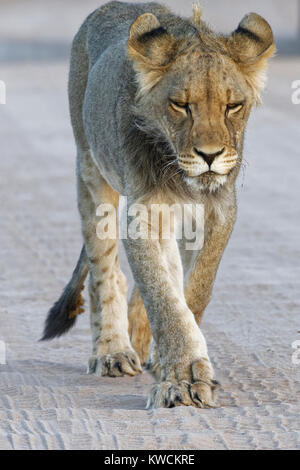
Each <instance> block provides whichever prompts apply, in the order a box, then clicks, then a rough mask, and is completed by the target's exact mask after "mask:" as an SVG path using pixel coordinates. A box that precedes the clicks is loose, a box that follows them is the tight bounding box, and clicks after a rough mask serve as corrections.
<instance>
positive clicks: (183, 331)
mask: <svg viewBox="0 0 300 470" xmlns="http://www.w3.org/2000/svg"><path fill="white" fill-rule="evenodd" d="M129 222H131V220H130V221H129ZM148 223H149V219H148ZM124 245H125V248H126V252H127V256H128V259H129V263H130V265H131V268H132V271H133V274H134V277H135V281H136V283H137V285H138V288H139V291H140V293H141V296H142V298H143V302H144V304H145V307H146V310H147V315H148V318H149V322H150V326H151V331H152V335H153V338H154V341H155V343H156V345H157V353H158V355H159V360H160V367H161V373H160V378H159V383H158V384H156V385H155V386H154V387H153V388H152V390H151V392H150V396H149V400H148V408H154V407H155V408H157V407H173V406H177V405H192V406H196V407H205V406H213V405H214V390H215V386H216V383H215V382H214V380H213V375H214V374H213V368H212V366H211V363H210V360H209V357H208V353H207V347H206V342H205V339H204V336H203V335H202V333H201V331H200V329H199V327H198V325H197V323H196V321H195V317H194V315H193V313H192V311H191V310H190V309H189V308H188V306H187V304H186V301H185V297H184V289H183V271H182V265H181V259H180V255H179V250H178V245H177V242H176V239H175V237H174V236H173V235H171V237H170V239H168V240H162V239H151V237H150V236H149V237H148V238H147V239H137V240H134V239H132V238H128V239H127V240H125V241H124Z"/></svg>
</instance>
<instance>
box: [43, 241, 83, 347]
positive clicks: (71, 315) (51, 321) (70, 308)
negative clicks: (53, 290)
mask: <svg viewBox="0 0 300 470" xmlns="http://www.w3.org/2000/svg"><path fill="white" fill-rule="evenodd" d="M87 274H88V262H87V255H86V252H85V247H84V246H83V248H82V250H81V253H80V257H79V260H78V262H77V265H76V268H75V269H74V272H73V275H72V278H71V280H70V281H69V283H68V284H67V285H66V287H65V288H64V290H63V292H62V294H61V296H60V298H59V299H58V300H57V302H55V304H54V305H53V307H52V308H51V309H50V311H49V313H48V316H47V319H46V322H45V327H44V333H43V337H42V338H41V341H46V340H50V339H53V338H55V337H57V336H61V335H63V334H65V333H67V332H68V331H69V330H70V329H71V328H72V327H73V326H74V325H75V322H76V317H77V315H79V314H80V313H82V312H84V309H83V307H82V305H83V303H84V301H83V299H82V296H81V291H82V290H83V288H84V281H85V278H86V276H87Z"/></svg>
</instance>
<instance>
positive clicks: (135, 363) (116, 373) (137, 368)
mask: <svg viewBox="0 0 300 470" xmlns="http://www.w3.org/2000/svg"><path fill="white" fill-rule="evenodd" d="M141 372H142V367H141V363H140V360H139V357H138V355H137V354H136V353H135V352H134V351H126V352H119V353H115V354H107V355H105V356H92V357H91V358H90V360H89V364H88V370H87V373H88V374H95V375H97V376H105V375H108V376H109V377H122V376H123V375H126V374H127V375H131V376H133V375H137V374H139V373H141Z"/></svg>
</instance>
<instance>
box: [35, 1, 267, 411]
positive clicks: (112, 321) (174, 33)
mask: <svg viewBox="0 0 300 470" xmlns="http://www.w3.org/2000/svg"><path fill="white" fill-rule="evenodd" d="M274 52H275V44H274V38H273V33H272V30H271V27H270V26H269V24H268V23H267V22H266V21H265V20H264V19H263V18H262V17H261V16H259V15H257V14H255V13H249V14H247V15H246V16H245V17H244V18H243V19H242V21H241V22H240V24H239V25H238V27H237V29H236V30H235V31H234V32H233V33H232V34H229V35H227V36H226V35H223V34H216V33H214V32H213V31H212V30H211V29H210V28H209V27H208V26H207V25H206V24H205V23H204V21H203V20H202V17H201V10H200V7H198V6H196V7H195V8H194V12H193V16H192V17H191V18H189V19H183V18H181V17H178V16H176V15H174V14H173V13H172V12H171V11H170V10H169V9H168V8H166V7H164V6H161V5H160V4H158V3H141V4H131V3H121V2H115V1H113V2H110V3H108V4H106V5H104V6H103V7H101V8H99V9H97V10H96V11H94V12H93V13H92V14H90V15H89V16H88V18H87V19H86V20H85V22H84V23H83V25H82V26H81V27H80V29H79V31H78V33H77V34H76V36H75V38H74V41H73V45H72V53H71V65H70V74H69V103H70V115H71V123H72V127H73V131H74V137H75V141H76V146H77V190H78V209H79V213H80V216H81V224H82V235H83V240H84V243H83V248H82V251H81V254H80V258H79V261H78V263H77V266H76V268H75V270H74V272H73V276H72V278H71V280H70V282H69V283H68V285H67V286H66V288H65V290H64V291H63V293H62V295H61V297H60V299H59V300H58V301H57V302H56V303H55V304H54V306H53V307H52V309H51V310H50V312H49V314H48V317H47V320H46V324H45V330H44V335H43V338H42V339H44V340H49V339H52V338H54V337H56V336H60V335H62V334H64V333H66V332H67V331H68V330H69V329H70V328H71V327H72V326H73V325H74V323H75V320H76V318H77V315H78V314H80V313H81V312H82V311H83V307H82V305H83V300H82V297H81V291H82V289H83V286H84V281H85V278H86V276H87V274H88V273H89V285H88V287H89V298H90V318H91V330H92V342H93V350H92V356H91V357H90V359H89V362H88V372H89V373H91V374H97V375H99V376H107V375H108V376H110V377H120V376H124V375H129V376H135V375H136V374H139V373H141V372H142V366H144V365H146V368H147V369H148V370H149V371H150V372H151V373H152V374H153V375H154V377H155V378H156V383H155V384H154V385H153V386H152V388H151V390H150V394H149V397H148V403H147V408H150V409H151V408H158V407H167V408H168V407H174V406H178V405H187V406H195V407H198V408H204V407H214V406H215V391H216V389H217V388H218V382H217V381H216V380H215V377H214V371H213V367H212V364H211V361H210V359H209V355H208V351H207V345H206V341H205V338H204V336H203V334H202V332H201V329H200V322H201V318H202V316H203V312H204V310H205V308H206V306H207V305H208V303H209V301H210V298H211V293H212V287H213V283H214V279H215V277H216V272H217V269H218V266H219V263H220V260H221V257H222V254H223V252H224V249H225V247H226V245H227V242H228V240H229V238H230V235H231V232H232V230H233V226H234V223H235V220H236V211H237V204H236V189H235V182H236V178H237V176H238V173H239V170H240V167H241V165H242V159H243V141H244V133H245V128H246V124H247V121H248V118H249V115H250V111H251V109H252V107H253V106H254V105H256V104H258V103H259V102H260V93H261V90H262V89H263V87H264V83H265V76H266V69H267V62H268V59H269V58H271V57H272V55H273V54H274ZM120 196H126V198H127V201H128V205H129V206H130V205H132V204H140V205H143V207H146V210H147V211H149V212H150V211H151V207H152V206H153V204H167V205H170V204H173V203H176V204H179V205H181V206H184V205H185V204H187V203H189V204H192V205H195V204H202V205H203V207H204V221H205V224H204V242H203V245H202V246H201V247H199V249H197V250H194V251H193V252H190V251H188V250H187V249H186V248H185V244H184V243H183V242H182V240H181V241H178V240H177V238H176V237H175V235H174V226H173V229H172V233H171V236H170V237H169V239H164V238H163V237H162V236H161V234H160V232H159V233H158V237H156V238H155V239H152V238H150V237H148V238H143V237H140V238H139V237H135V238H133V237H127V238H125V239H124V240H123V245H124V247H125V251H126V254H127V258H128V261H129V264H130V267H131V270H132V273H133V276H134V281H135V287H134V290H133V294H132V297H131V300H130V302H129V307H128V306H127V282H126V278H125V276H124V274H123V273H122V271H121V269H120V265H119V261H118V239H117V237H108V238H106V239H100V238H99V237H98V236H97V232H96V230H97V221H98V218H97V217H96V210H97V207H99V206H100V205H103V204H106V205H109V207H113V208H114V209H117V208H118V206H119V201H120ZM119 212H120V214H119V219H120V220H121V221H122V220H123V221H124V220H127V222H130V221H131V220H132V218H131V216H130V215H129V211H127V212H126V211H124V209H122V208H120V207H119ZM119 219H118V220H119ZM150 220H151V219H150ZM149 223H150V224H151V221H150V222H149V220H147V222H146V221H143V220H141V222H140V224H141V226H142V225H143V224H148V225H149Z"/></svg>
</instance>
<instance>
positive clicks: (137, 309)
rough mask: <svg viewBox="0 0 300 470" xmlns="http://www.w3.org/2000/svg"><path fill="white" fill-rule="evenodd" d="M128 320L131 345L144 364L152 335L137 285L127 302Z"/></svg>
mask: <svg viewBox="0 0 300 470" xmlns="http://www.w3.org/2000/svg"><path fill="white" fill-rule="evenodd" d="M128 321H129V336H130V341H131V344H132V347H133V349H134V350H135V351H136V352H137V353H138V355H139V358H140V361H141V364H142V365H145V364H146V360H147V357H148V354H149V346H150V342H151V338H152V335H151V331H150V326H149V321H148V317H147V313H146V309H145V306H144V303H143V300H142V298H141V296H140V293H139V291H138V289H137V287H135V288H134V290H133V292H132V296H131V299H130V302H129V313H128Z"/></svg>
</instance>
